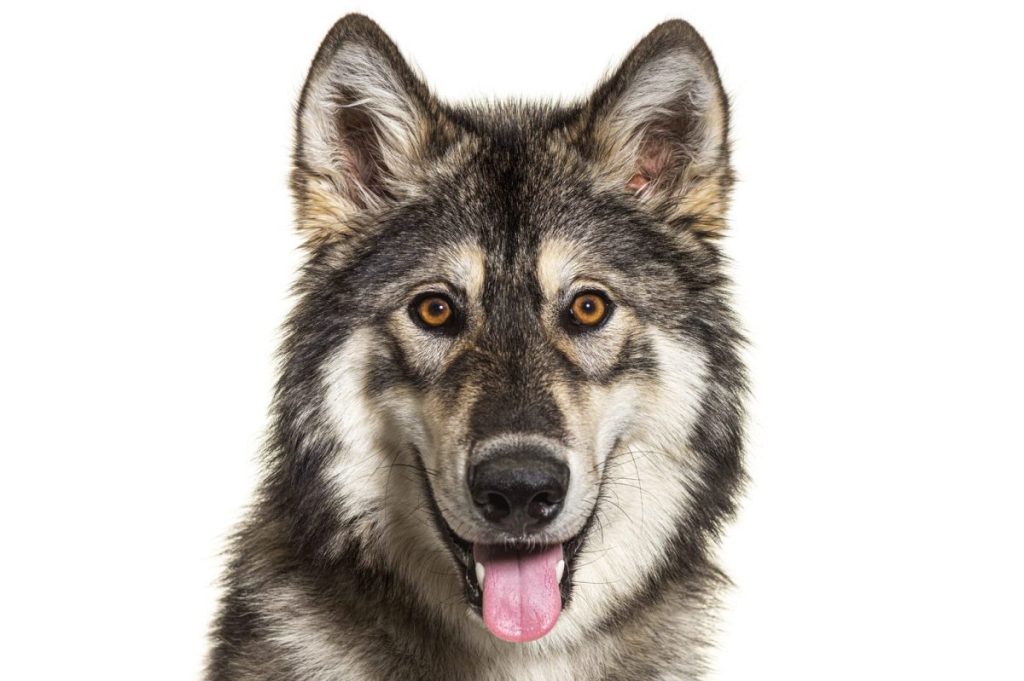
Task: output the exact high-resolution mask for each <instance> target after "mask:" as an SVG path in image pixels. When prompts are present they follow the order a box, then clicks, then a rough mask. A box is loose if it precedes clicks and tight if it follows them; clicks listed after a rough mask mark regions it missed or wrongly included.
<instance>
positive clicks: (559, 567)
mask: <svg viewBox="0 0 1024 681" xmlns="http://www.w3.org/2000/svg"><path fill="white" fill-rule="evenodd" d="M564 574H565V561H564V560H560V561H558V563H557V564H556V565H555V581H556V582H558V583H559V584H561V583H562V575H564Z"/></svg>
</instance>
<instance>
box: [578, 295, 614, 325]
mask: <svg viewBox="0 0 1024 681" xmlns="http://www.w3.org/2000/svg"><path fill="white" fill-rule="evenodd" d="M569 312H570V313H571V314H572V318H573V319H574V320H575V321H576V322H577V323H578V324H582V325H583V326H597V325H598V324H600V323H601V322H602V321H604V318H605V317H607V316H608V304H607V303H606V302H605V300H604V298H603V297H602V296H601V295H600V294H597V293H591V292H587V293H581V294H579V295H577V296H576V297H575V298H573V300H572V305H571V306H570V307H569Z"/></svg>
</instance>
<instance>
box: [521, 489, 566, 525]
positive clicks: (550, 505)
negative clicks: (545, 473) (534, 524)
mask: <svg viewBox="0 0 1024 681" xmlns="http://www.w3.org/2000/svg"><path fill="white" fill-rule="evenodd" d="M563 496H564V495H562V494H560V493H558V492H552V491H544V492H540V493H538V494H536V495H534V497H533V498H532V499H530V503H529V504H527V506H526V513H527V515H529V516H530V517H531V518H533V519H534V520H549V519H550V518H553V517H554V516H555V515H556V514H557V513H558V511H559V509H560V508H561V506H562V498H563Z"/></svg>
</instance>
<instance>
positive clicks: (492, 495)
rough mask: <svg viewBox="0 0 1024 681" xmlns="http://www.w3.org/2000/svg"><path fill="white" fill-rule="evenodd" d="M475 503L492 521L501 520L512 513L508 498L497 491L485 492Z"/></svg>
mask: <svg viewBox="0 0 1024 681" xmlns="http://www.w3.org/2000/svg"><path fill="white" fill-rule="evenodd" d="M477 505H478V506H480V509H481V510H482V511H483V514H484V517H485V518H487V520H489V521H490V522H492V523H497V522H501V521H502V520H504V519H505V518H507V517H508V516H509V514H510V513H512V506H511V505H510V504H509V503H508V499H506V498H505V497H503V496H502V495H500V494H498V493H497V492H489V493H487V494H485V495H484V496H483V498H482V499H478V500H477Z"/></svg>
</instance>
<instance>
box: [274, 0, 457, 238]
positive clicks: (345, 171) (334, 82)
mask: <svg viewBox="0 0 1024 681" xmlns="http://www.w3.org/2000/svg"><path fill="white" fill-rule="evenodd" d="M436 111H437V105H436V103H435V102H434V100H433V98H432V97H431V95H430V92H429V91H428V89H427V87H426V85H424V84H423V82H422V81H421V80H420V79H419V78H417V77H416V75H415V74H414V73H413V70H412V69H411V68H410V67H409V65H408V64H407V63H406V61H405V60H404V59H403V58H402V55H401V54H400V53H399V51H398V48H397V47H395V44H394V43H393V42H391V39H390V38H388V36H387V35H386V34H385V33H384V32H383V31H382V30H381V29H380V27H379V26H377V24H375V23H374V22H373V21H371V20H370V19H368V18H367V17H365V16H362V15H360V14H349V15H348V16H345V17H344V18H342V19H341V20H340V21H338V23H336V24H335V25H334V27H333V28H332V29H331V31H330V33H328V35H327V37H326V38H325V39H324V41H323V43H322V44H321V45H320V50H319V51H318V52H317V55H316V58H315V59H314V60H313V66H312V67H311V68H310V71H309V75H308V76H307V78H306V84H305V86H304V87H303V89H302V96H301V99H300V101H299V108H298V115H297V125H296V129H297V133H296V144H295V156H294V163H295V166H294V170H293V173H292V188H293V191H294V192H295V197H296V202H297V204H298V213H299V227H300V230H301V231H303V232H305V233H306V236H307V237H308V238H310V239H311V240H313V241H320V240H324V239H330V238H336V237H337V236H339V235H343V234H344V233H345V232H346V231H348V230H351V229H352V224H353V223H354V222H358V218H359V216H360V215H362V214H365V213H368V212H373V211H377V210H380V209H381V208H383V207H385V206H387V205H388V204H389V203H390V202H392V201H394V200H396V199H397V198H399V197H400V196H401V195H402V194H403V190H404V187H407V186H408V183H409V182H410V180H412V179H413V178H414V177H415V175H416V170H417V167H418V165H419V164H420V163H421V161H422V159H423V156H424V154H425V151H426V146H427V143H428V139H429V137H430V134H431V128H432V126H433V125H434V123H433V121H434V120H435V119H436Z"/></svg>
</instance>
